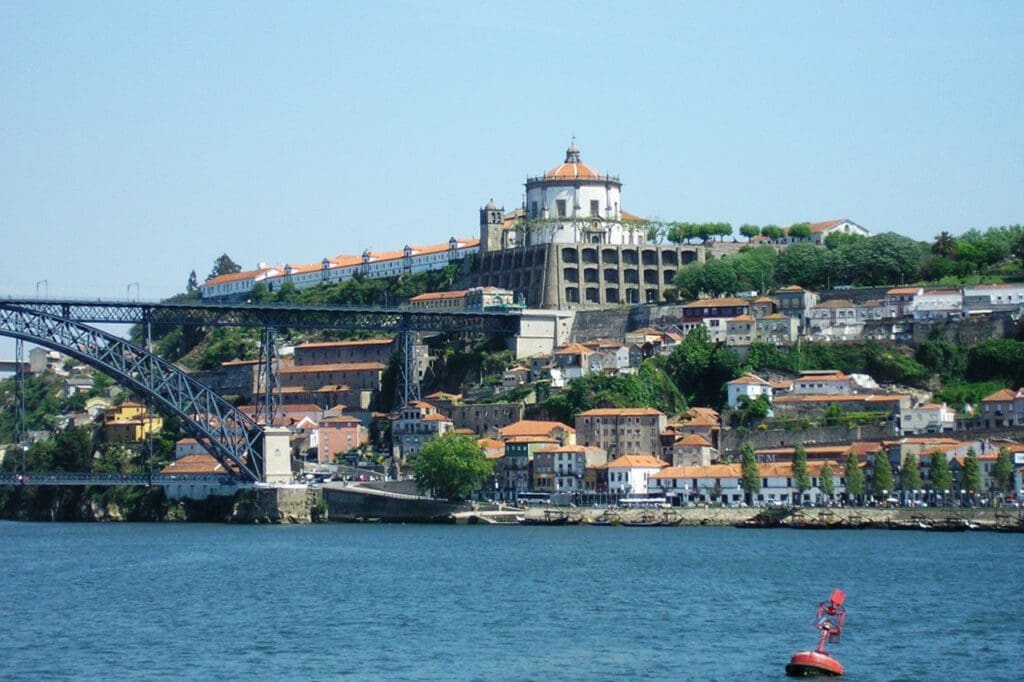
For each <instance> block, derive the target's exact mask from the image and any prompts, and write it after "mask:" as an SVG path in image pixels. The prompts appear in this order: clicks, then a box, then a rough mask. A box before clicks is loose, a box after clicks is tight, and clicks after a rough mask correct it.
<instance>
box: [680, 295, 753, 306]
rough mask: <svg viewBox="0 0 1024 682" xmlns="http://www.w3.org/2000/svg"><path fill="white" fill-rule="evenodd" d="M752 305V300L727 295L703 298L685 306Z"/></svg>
mask: <svg viewBox="0 0 1024 682" xmlns="http://www.w3.org/2000/svg"><path fill="white" fill-rule="evenodd" d="M743 305H750V302H749V301H747V300H746V299H744V298H736V297H726V298H702V299H699V300H696V301H693V302H691V303H686V304H684V305H683V306H682V307H683V308H721V307H723V306H727V307H735V306H743Z"/></svg>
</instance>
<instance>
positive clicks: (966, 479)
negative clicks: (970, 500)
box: [960, 448, 983, 493]
mask: <svg viewBox="0 0 1024 682" xmlns="http://www.w3.org/2000/svg"><path fill="white" fill-rule="evenodd" d="M960 487H961V488H963V489H964V490H966V491H967V492H969V493H978V492H981V491H982V490H983V488H982V480H981V464H980V463H979V462H978V453H976V452H975V451H974V448H968V450H967V457H965V458H964V475H963V483H962V484H961V486H960Z"/></svg>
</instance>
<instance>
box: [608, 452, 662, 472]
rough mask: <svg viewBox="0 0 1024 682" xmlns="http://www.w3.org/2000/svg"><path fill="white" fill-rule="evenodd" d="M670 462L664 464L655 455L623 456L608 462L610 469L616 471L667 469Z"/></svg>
mask: <svg viewBox="0 0 1024 682" xmlns="http://www.w3.org/2000/svg"><path fill="white" fill-rule="evenodd" d="M667 466H668V462H663V461H662V460H660V459H658V458H657V457H655V456H653V455H622V456H621V457H619V458H617V459H615V460H612V461H611V462H608V468H609V469H611V468H613V467H614V468H616V469H632V468H638V467H646V468H648V469H650V468H658V469H660V468H663V467H667Z"/></svg>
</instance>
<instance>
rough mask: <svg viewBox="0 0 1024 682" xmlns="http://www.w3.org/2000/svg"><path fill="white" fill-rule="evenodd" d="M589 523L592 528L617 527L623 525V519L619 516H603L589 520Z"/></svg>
mask: <svg viewBox="0 0 1024 682" xmlns="http://www.w3.org/2000/svg"><path fill="white" fill-rule="evenodd" d="M587 523H589V524H590V525H591V526H617V525H619V524H620V523H622V519H621V518H619V516H618V515H617V514H607V513H606V514H601V515H600V516H598V517H597V518H593V519H588V520H587Z"/></svg>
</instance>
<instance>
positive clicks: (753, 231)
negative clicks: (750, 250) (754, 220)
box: [740, 224, 761, 242]
mask: <svg viewBox="0 0 1024 682" xmlns="http://www.w3.org/2000/svg"><path fill="white" fill-rule="evenodd" d="M740 234H741V235H743V236H744V237H746V238H747V241H748V242H749V241H750V240H752V239H753V238H754V237H756V236H757V235H759V234H761V228H760V227H758V226H757V225H749V224H746V225H740Z"/></svg>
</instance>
